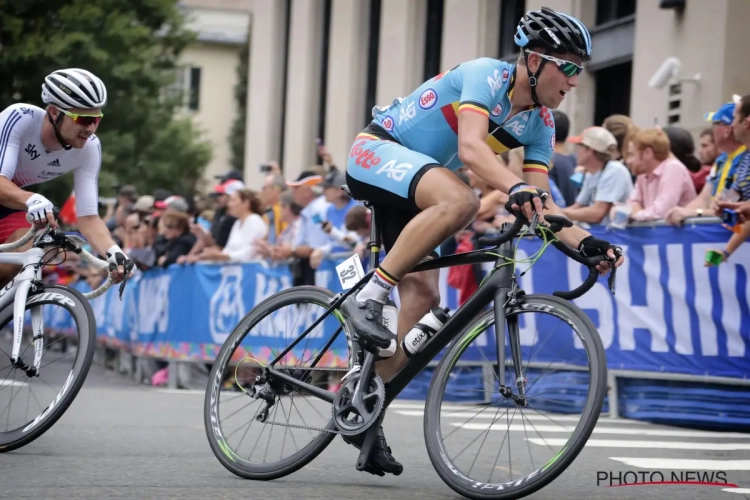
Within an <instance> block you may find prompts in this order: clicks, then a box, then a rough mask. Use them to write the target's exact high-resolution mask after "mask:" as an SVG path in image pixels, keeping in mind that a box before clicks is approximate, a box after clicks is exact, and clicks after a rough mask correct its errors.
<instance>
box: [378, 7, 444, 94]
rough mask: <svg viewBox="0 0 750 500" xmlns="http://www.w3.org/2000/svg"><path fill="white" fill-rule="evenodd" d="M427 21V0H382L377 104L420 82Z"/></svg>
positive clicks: (416, 85)
mask: <svg viewBox="0 0 750 500" xmlns="http://www.w3.org/2000/svg"><path fill="white" fill-rule="evenodd" d="M426 22H427V0H408V1H404V0H382V4H381V11H380V27H381V28H380V44H379V47H378V87H377V94H376V96H377V97H376V104H377V105H378V106H387V105H389V104H390V103H391V102H393V100H394V99H395V98H397V97H402V96H405V95H408V94H409V93H410V92H412V91H413V90H414V89H415V88H417V87H419V86H420V85H421V84H422V81H423V80H424V78H423V74H422V73H423V71H424V54H425V29H426V26H425V24H426ZM432 29H437V27H432Z"/></svg>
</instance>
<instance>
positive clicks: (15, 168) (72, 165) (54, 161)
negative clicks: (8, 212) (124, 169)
mask: <svg viewBox="0 0 750 500" xmlns="http://www.w3.org/2000/svg"><path fill="white" fill-rule="evenodd" d="M45 113H46V112H45V111H44V110H43V109H41V108H38V107H36V106H32V105H30V104H20V103H19V104H13V105H11V106H8V107H7V108H5V110H4V111H3V112H2V113H0V175H2V176H3V177H6V178H8V179H10V180H11V181H13V183H14V184H15V185H17V186H19V187H25V186H30V185H32V184H39V183H41V182H47V181H49V180H52V179H54V178H55V177H59V176H61V175H63V174H65V173H68V172H70V171H71V170H73V175H74V178H73V181H74V190H75V194H76V213H77V215H78V217H85V216H87V215H97V214H98V213H99V210H98V200H99V186H98V178H99V168H100V167H101V165H102V145H101V142H99V138H98V137H96V135H93V134H92V135H91V137H90V138H89V140H88V142H87V143H86V145H85V146H84V147H83V148H81V149H75V148H72V149H70V150H67V151H66V150H64V149H59V150H56V151H50V150H47V149H45V147H44V145H43V144H42V123H44V120H46V119H47V118H46V116H45ZM0 204H2V200H0Z"/></svg>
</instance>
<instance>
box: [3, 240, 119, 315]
mask: <svg viewBox="0 0 750 500" xmlns="http://www.w3.org/2000/svg"><path fill="white" fill-rule="evenodd" d="M34 237H36V241H35V242H34V246H35V247H39V248H43V247H58V248H62V249H64V250H67V251H71V252H74V253H76V254H78V255H79V256H80V257H81V260H83V261H85V262H88V263H89V264H91V265H92V266H94V267H97V268H99V269H107V268H109V263H108V262H107V261H106V260H101V259H98V258H96V257H94V256H93V255H92V254H91V253H90V252H88V251H87V250H85V249H84V248H82V245H83V244H85V240H84V239H83V238H81V237H79V236H77V235H75V234H66V233H64V232H62V231H60V230H57V229H51V230H45V231H42V232H41V233H40V232H39V230H38V229H36V228H34V227H32V228H31V229H29V232H28V233H26V234H25V235H23V237H21V238H20V239H18V240H16V241H13V242H11V243H6V244H4V245H0V252H10V251H13V250H18V249H19V248H21V247H22V246H24V245H25V244H26V243H28V242H29V241H31V240H32V239H34ZM114 284H115V282H114V281H113V280H112V277H111V276H110V277H108V278H107V281H105V282H104V283H103V284H102V285H101V286H100V287H99V288H97V289H95V290H92V291H90V292H87V293H84V294H83V296H84V297H85V298H86V299H87V300H93V299H95V298H97V297H101V296H102V295H104V294H105V293H106V292H107V290H109V289H110V288H111V287H112V285H114Z"/></svg>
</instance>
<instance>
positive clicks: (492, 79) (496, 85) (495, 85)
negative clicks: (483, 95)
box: [487, 69, 503, 97]
mask: <svg viewBox="0 0 750 500" xmlns="http://www.w3.org/2000/svg"><path fill="white" fill-rule="evenodd" d="M500 78H501V76H500V70H499V69H496V70H495V73H494V74H493V75H492V76H488V77H487V83H488V84H489V86H490V92H492V97H495V92H497V91H498V90H500V89H501V88H503V84H502V82H501V81H500Z"/></svg>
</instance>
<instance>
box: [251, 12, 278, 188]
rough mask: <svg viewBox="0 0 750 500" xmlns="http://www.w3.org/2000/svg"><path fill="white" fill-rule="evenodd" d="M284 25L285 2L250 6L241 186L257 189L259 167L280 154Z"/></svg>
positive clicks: (276, 158) (260, 175) (259, 175)
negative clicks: (255, 187) (243, 173)
mask: <svg viewBox="0 0 750 500" xmlns="http://www.w3.org/2000/svg"><path fill="white" fill-rule="evenodd" d="M285 24H286V2H284V1H267V0H255V1H254V2H253V6H252V21H251V27H250V36H251V37H252V38H251V42H250V63H249V77H248V89H247V90H248V92H247V106H248V109H247V124H246V131H245V182H246V183H247V184H248V185H250V186H260V183H261V180H262V177H263V175H262V174H261V172H260V169H259V168H258V167H259V165H261V164H262V163H265V162H268V161H272V160H278V159H279V156H280V152H281V151H280V144H281V140H280V139H281V114H280V113H279V110H280V109H281V103H282V99H283V98H284V96H283V94H282V88H283V86H282V83H283V78H284V54H285V52H286V29H285V27H286V26H285Z"/></svg>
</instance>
